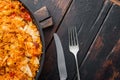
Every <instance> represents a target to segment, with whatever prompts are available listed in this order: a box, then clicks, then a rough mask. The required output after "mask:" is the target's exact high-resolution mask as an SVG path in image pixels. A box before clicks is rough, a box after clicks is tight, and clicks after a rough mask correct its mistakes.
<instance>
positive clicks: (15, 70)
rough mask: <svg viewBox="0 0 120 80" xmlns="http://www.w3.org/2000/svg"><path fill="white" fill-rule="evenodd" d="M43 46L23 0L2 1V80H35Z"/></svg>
mask: <svg viewBox="0 0 120 80" xmlns="http://www.w3.org/2000/svg"><path fill="white" fill-rule="evenodd" d="M41 55H42V42H41V39H40V34H39V31H38V29H37V27H36V25H35V24H34V22H33V20H32V18H31V17H30V14H29V12H28V11H27V10H26V9H25V8H24V7H23V5H22V4H21V3H20V2H19V0H0V80H34V77H35V76H36V74H37V71H38V69H39V68H40V63H39V60H40V57H41Z"/></svg>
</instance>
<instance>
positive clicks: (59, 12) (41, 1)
mask: <svg viewBox="0 0 120 80" xmlns="http://www.w3.org/2000/svg"><path fill="white" fill-rule="evenodd" d="M20 1H22V2H23V3H24V4H25V5H26V6H27V7H28V9H30V10H31V11H32V12H33V13H34V12H35V11H36V10H39V9H40V8H41V7H43V6H46V7H47V9H48V11H49V13H50V15H51V17H52V18H53V22H54V26H53V27H50V28H47V29H44V35H45V43H46V46H48V44H49V42H50V41H51V39H52V37H53V33H54V32H56V30H57V29H58V26H59V24H60V22H61V20H62V19H63V17H64V15H65V13H66V10H67V9H68V7H69V5H70V4H71V2H72V0H29V1H28V0H20ZM34 1H35V2H34ZM36 1H37V2H38V3H37V4H35V3H36Z"/></svg>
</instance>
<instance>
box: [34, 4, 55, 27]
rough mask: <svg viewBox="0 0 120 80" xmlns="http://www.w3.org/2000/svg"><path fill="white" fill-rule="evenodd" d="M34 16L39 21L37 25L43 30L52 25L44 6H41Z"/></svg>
mask: <svg viewBox="0 0 120 80" xmlns="http://www.w3.org/2000/svg"><path fill="white" fill-rule="evenodd" d="M34 16H35V17H36V19H37V20H38V21H39V24H40V26H41V27H42V28H43V29H45V28H47V27H50V26H52V25H53V19H52V17H51V16H50V14H49V12H48V9H47V7H46V6H43V7H42V8H40V9H38V10H37V11H35V12H34Z"/></svg>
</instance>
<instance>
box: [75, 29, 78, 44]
mask: <svg viewBox="0 0 120 80" xmlns="http://www.w3.org/2000/svg"><path fill="white" fill-rule="evenodd" d="M75 39H76V45H78V46H79V43H78V35H77V29H76V27H75Z"/></svg>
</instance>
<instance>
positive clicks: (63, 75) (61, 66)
mask: <svg viewBox="0 0 120 80" xmlns="http://www.w3.org/2000/svg"><path fill="white" fill-rule="evenodd" d="M54 40H55V45H56V51H57V63H58V64H57V65H58V70H59V76H60V80H66V79H67V70H66V64H65V57H64V52H63V48H62V44H61V41H60V39H59V37H58V35H57V34H56V33H54Z"/></svg>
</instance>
